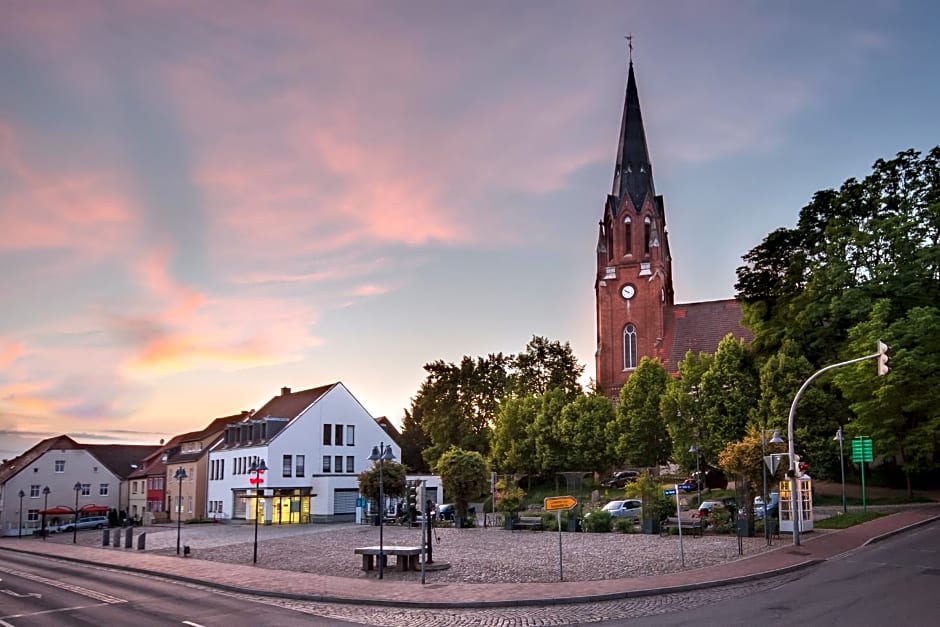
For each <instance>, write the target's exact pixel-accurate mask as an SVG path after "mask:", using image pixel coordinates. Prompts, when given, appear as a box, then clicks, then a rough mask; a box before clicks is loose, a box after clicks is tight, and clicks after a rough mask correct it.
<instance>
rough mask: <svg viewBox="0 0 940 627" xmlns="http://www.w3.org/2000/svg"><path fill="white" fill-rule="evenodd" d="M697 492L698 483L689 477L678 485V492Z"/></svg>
mask: <svg viewBox="0 0 940 627" xmlns="http://www.w3.org/2000/svg"><path fill="white" fill-rule="evenodd" d="M697 491H698V481H696V480H695V478H694V477H689V478H688V479H686V480H685V481H683V482H682V483H680V484H679V492H697Z"/></svg>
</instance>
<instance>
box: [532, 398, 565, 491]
mask: <svg viewBox="0 0 940 627" xmlns="http://www.w3.org/2000/svg"><path fill="white" fill-rule="evenodd" d="M539 399H540V401H541V402H540V404H539V410H538V413H537V414H536V415H535V420H534V421H533V422H532V424H531V425H530V427H529V429H530V432H531V434H532V440H533V442H534V444H535V449H534V453H535V463H536V467H537V468H538V470H539V472H540V473H542V474H544V475H553V474H555V473H556V472H560V471H563V470H567V469H566V468H565V446H566V442H564V441H563V440H562V439H561V434H560V432H559V430H558V425H559V423H560V422H561V414H562V411H564V409H565V406H566V405H567V404H568V397H567V395H566V394H565V392H564V390H562V389H561V388H553V389H551V390H549V391H547V392H545V393H544V394H542V395H541V396H540V397H539Z"/></svg>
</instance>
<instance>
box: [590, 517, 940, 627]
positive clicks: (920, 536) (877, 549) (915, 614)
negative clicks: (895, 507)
mask: <svg viewBox="0 0 940 627" xmlns="http://www.w3.org/2000/svg"><path fill="white" fill-rule="evenodd" d="M938 590H940V523H938V522H935V523H932V524H930V525H926V526H924V527H921V528H919V529H915V530H913V531H910V532H907V533H904V534H901V535H899V536H896V537H894V538H890V539H888V540H885V541H883V542H879V543H877V544H874V545H871V546H869V547H865V548H862V549H859V550H857V551H855V552H853V553H850V554H849V555H846V556H844V557H842V558H839V559H834V560H830V561H828V562H825V563H824V564H822V565H820V566H818V567H816V568H814V569H812V570H807V571H804V572H803V573H801V574H800V575H799V576H797V577H793V578H786V579H781V581H780V585H779V586H778V587H776V588H774V589H770V590H765V591H763V592H762V593H760V594H753V595H749V596H747V597H744V598H740V599H737V600H735V601H734V602H733V603H723V604H710V605H697V606H690V607H689V608H688V609H686V610H683V611H679V612H670V613H668V614H664V615H661V616H647V617H644V618H642V619H639V620H635V621H629V624H631V625H692V624H695V625H722V626H729V625H747V626H748V627H754V626H760V627H776V626H778V625H779V626H787V627H793V626H794V625H807V626H810V625H904V626H905V627H916V626H918V625H925V626H927V625H931V626H932V625H937V624H938V618H937V597H936V594H937V591H938ZM604 624H605V625H622V624H627V622H626V621H609V622H606V623H604Z"/></svg>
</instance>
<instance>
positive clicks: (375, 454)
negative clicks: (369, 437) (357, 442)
mask: <svg viewBox="0 0 940 627" xmlns="http://www.w3.org/2000/svg"><path fill="white" fill-rule="evenodd" d="M381 456H382V454H381V453H379V447H377V446H373V447H372V454H371V455H369V461H370V462H377V461H379V457H381Z"/></svg>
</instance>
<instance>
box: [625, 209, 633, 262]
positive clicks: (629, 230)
mask: <svg viewBox="0 0 940 627" xmlns="http://www.w3.org/2000/svg"><path fill="white" fill-rule="evenodd" d="M623 254H624V255H625V256H626V255H632V254H633V222H631V221H630V218H629V217H627V218H624V219H623Z"/></svg>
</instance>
